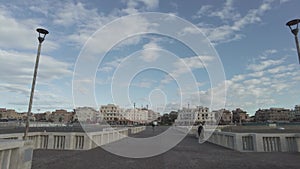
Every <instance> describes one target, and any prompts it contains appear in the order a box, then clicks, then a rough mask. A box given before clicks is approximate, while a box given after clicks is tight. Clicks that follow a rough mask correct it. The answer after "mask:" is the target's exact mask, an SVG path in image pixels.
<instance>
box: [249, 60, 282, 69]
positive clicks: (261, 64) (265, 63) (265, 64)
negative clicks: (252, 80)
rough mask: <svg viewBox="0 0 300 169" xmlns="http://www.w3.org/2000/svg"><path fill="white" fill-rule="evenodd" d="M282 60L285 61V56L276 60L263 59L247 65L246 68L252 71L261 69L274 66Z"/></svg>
mask: <svg viewBox="0 0 300 169" xmlns="http://www.w3.org/2000/svg"><path fill="white" fill-rule="evenodd" d="M284 61H285V58H282V59H278V60H275V59H269V60H263V61H260V62H259V63H257V64H250V65H248V67H247V69H248V70H252V71H261V70H264V69H266V68H269V67H271V66H276V65H279V64H282V63H283V62H284Z"/></svg>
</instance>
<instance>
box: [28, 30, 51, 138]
mask: <svg viewBox="0 0 300 169" xmlns="http://www.w3.org/2000/svg"><path fill="white" fill-rule="evenodd" d="M36 31H37V32H38V33H39V37H38V40H39V46H38V51H37V56H36V61H35V67H34V73H33V80H32V85H31V93H30V99H29V106H28V111H27V119H26V127H25V132H24V138H23V139H24V140H27V135H28V131H29V116H30V112H31V107H32V100H33V94H34V87H35V81H36V75H37V70H38V65H39V60H40V54H41V47H42V43H43V41H44V40H45V37H46V35H47V34H48V33H49V32H48V31H47V30H46V29H42V28H38V29H36Z"/></svg>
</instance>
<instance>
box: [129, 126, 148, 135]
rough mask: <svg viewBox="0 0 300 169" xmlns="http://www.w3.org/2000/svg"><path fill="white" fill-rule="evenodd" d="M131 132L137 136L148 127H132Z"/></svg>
mask: <svg viewBox="0 0 300 169" xmlns="http://www.w3.org/2000/svg"><path fill="white" fill-rule="evenodd" d="M129 130H130V133H131V134H136V133H139V132H142V131H144V130H146V126H139V127H130V129H129Z"/></svg>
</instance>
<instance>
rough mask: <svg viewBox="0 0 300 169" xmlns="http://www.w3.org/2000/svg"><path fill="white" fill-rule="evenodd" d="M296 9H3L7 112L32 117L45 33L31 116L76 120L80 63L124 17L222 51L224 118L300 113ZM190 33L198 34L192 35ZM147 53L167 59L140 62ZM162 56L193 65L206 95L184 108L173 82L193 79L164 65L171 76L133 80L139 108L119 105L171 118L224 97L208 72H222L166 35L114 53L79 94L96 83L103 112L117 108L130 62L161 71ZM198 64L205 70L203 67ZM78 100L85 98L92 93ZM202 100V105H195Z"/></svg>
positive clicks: (130, 42) (131, 5) (73, 4)
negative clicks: (150, 15) (200, 39)
mask: <svg viewBox="0 0 300 169" xmlns="http://www.w3.org/2000/svg"><path fill="white" fill-rule="evenodd" d="M297 6H299V2H298V1H293V0H290V1H289V0H267V1H251V2H240V1H234V0H227V1H222V2H218V3H217V2H214V1H213V2H200V1H190V3H184V2H181V1H158V0H153V1H147V0H129V1H122V2H119V1H101V2H97V1H89V2H84V1H66V2H61V1H57V2H55V3H53V2H48V1H44V2H39V1H33V2H19V1H2V2H1V5H0V9H1V10H0V21H1V23H3V24H2V25H5V26H3V27H1V29H0V37H1V41H0V60H1V62H0V94H1V99H0V105H1V106H0V107H6V108H13V109H16V111H24V112H25V111H27V107H28V101H29V93H30V84H31V80H32V74H33V65H34V60H35V56H36V48H37V44H38V41H37V34H36V32H35V29H36V28H37V27H43V28H46V29H47V30H49V32H50V33H49V35H47V37H46V39H45V41H44V44H43V47H42V54H41V59H40V66H39V72H38V77H37V84H36V93H35V96H34V101H33V112H34V111H35V110H37V109H40V110H41V112H42V111H46V110H55V109H67V110H70V109H73V108H74V105H73V102H72V98H73V96H72V86H73V85H72V79H73V73H74V69H75V65H76V60H77V58H78V56H79V54H80V52H81V49H82V47H83V45H84V44H85V43H86V41H87V40H88V38H89V37H90V36H92V35H93V33H95V32H96V31H97V30H98V29H100V28H102V27H103V26H104V25H106V24H107V23H109V22H111V21H113V20H115V19H117V18H119V17H122V16H127V15H130V14H136V13H138V12H161V13H168V14H171V15H176V16H178V17H181V18H183V19H185V20H187V21H189V22H191V23H192V24H194V25H196V26H197V27H198V28H199V29H200V31H202V33H203V35H204V36H206V37H207V38H208V40H209V41H210V42H211V43H212V46H213V47H214V48H215V49H216V51H217V53H218V56H219V58H220V60H221V62H222V64H223V68H224V74H225V78H226V79H225V81H224V83H225V84H226V89H227V97H226V105H225V107H220V108H226V109H231V110H232V109H235V108H237V107H240V108H242V109H243V110H246V111H247V112H248V113H249V114H252V115H253V114H254V113H255V111H256V110H257V109H259V108H269V107H285V108H288V109H292V108H294V106H295V105H298V104H300V93H299V92H300V90H299V83H300V78H299V74H300V66H299V65H298V60H297V59H298V58H297V53H296V48H295V44H294V40H293V36H292V34H291V33H290V30H289V29H288V27H286V26H285V24H286V22H287V21H289V20H291V19H296V18H299V17H300V16H299V14H298V13H297V12H298V9H297ZM141 23H143V24H149V22H147V20H145V18H136V20H133V21H132V23H128V24H124V25H123V26H122V27H121V29H117V28H116V29H115V30H116V31H132V30H135V28H136V27H139V26H140V25H141ZM145 31H147V29H145ZM183 33H185V34H193V33H195V32H193V30H191V29H189V30H185V32H183ZM111 38H112V39H113V38H114V35H111ZM142 49H144V50H147V49H160V50H161V51H155V50H149V51H146V52H143V51H142V52H140V53H136V52H139V50H142ZM163 50H166V51H170V52H172V53H173V54H175V55H177V56H179V57H180V58H182V60H183V61H184V62H185V64H187V65H188V67H189V68H190V69H191V71H192V72H193V73H194V76H195V79H196V85H197V87H198V91H197V92H196V93H188V95H189V96H191V97H190V98H189V99H186V100H183V101H182V102H180V97H179V95H178V93H179V92H180V91H178V89H179V87H178V84H177V83H176V81H175V79H176V78H179V79H180V78H182V77H184V76H186V73H187V72H186V70H185V69H182V64H180V63H179V64H178V63H169V62H167V60H166V63H169V65H168V67H169V68H170V72H163V71H160V70H157V69H148V70H145V71H142V72H140V73H139V74H137V75H136V76H135V77H134V78H133V79H131V81H130V85H128V84H126V85H127V88H128V93H129V96H130V101H129V102H130V103H131V104H128V101H124V100H122V99H123V98H122V99H121V100H119V102H118V105H120V106H121V107H125V108H128V107H133V102H135V103H137V105H138V107H140V106H141V105H144V106H146V105H147V104H148V105H149V108H150V109H151V108H152V109H154V110H155V108H156V109H158V111H160V110H163V111H164V112H170V111H171V110H176V109H177V110H178V109H179V108H180V104H182V105H181V106H183V107H187V105H188V104H190V105H191V106H197V105H203V106H207V107H210V104H209V103H210V101H211V100H210V99H211V98H210V97H211V93H212V91H219V90H224V87H223V88H218V86H212V84H211V82H210V77H209V75H208V74H207V72H206V69H205V68H206V67H207V66H213V65H214V63H215V62H214V59H213V58H212V57H211V56H209V55H207V56H205V55H203V56H195V55H194V53H193V52H192V51H190V49H189V48H188V47H186V46H185V45H184V44H181V43H180V42H178V41H176V39H172V38H170V37H163V36H159V35H152V34H150V35H149V34H147V35H141V36H134V37H129V38H128V39H126V40H124V41H122V42H120V43H118V44H116V45H115V46H114V47H113V48H112V49H111V51H109V52H108V53H107V54H106V56H105V58H104V59H103V61H102V62H101V63H100V64H99V66H98V71H97V72H96V75H95V80H94V81H91V80H90V79H81V80H82V81H81V84H83V85H84V84H89V83H95V86H96V87H95V90H94V91H95V96H96V100H97V103H98V106H97V107H100V105H104V104H109V103H114V100H113V98H112V97H111V93H110V92H111V83H112V80H113V78H112V77H114V73H115V71H116V70H117V68H119V65H120V64H123V65H126V64H125V63H123V61H124V58H126V57H127V56H130V55H132V54H136V56H133V58H134V61H137V58H140V60H141V61H139V62H140V63H144V64H146V63H153V62H155V61H158V60H159V59H160V58H162V57H165V56H166V55H167V54H166V53H165V51H163ZM199 58H200V59H201V61H202V63H201V62H200V63H198V62H199V61H198V59H199ZM129 61H130V64H134V65H135V64H139V63H135V62H134V61H131V60H130V57H129ZM87 66H88V65H87ZM170 75H172V76H173V77H170ZM125 89H126V88H125ZM77 90H82V91H81V92H83V93H84V92H85V91H84V88H78V89H77ZM181 94H182V93H181ZM184 94H185V93H184ZM195 94H197V95H200V98H201V102H197V101H196V100H197V99H194V98H193V97H192V96H193V95H195ZM120 98H121V96H120ZM124 99H125V98H124ZM126 99H127V98H126ZM83 105H84V100H83ZM76 106H77V105H75V107H76ZM87 106H89V105H87ZM213 109H215V108H213ZM213 109H211V110H213ZM162 113H163V112H162Z"/></svg>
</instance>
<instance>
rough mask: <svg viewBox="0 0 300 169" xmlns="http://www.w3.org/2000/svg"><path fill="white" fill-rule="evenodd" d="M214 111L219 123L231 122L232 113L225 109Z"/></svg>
mask: <svg viewBox="0 0 300 169" xmlns="http://www.w3.org/2000/svg"><path fill="white" fill-rule="evenodd" d="M213 112H214V113H215V117H216V120H217V121H219V124H223V125H225V124H230V123H232V113H231V111H229V110H226V109H220V110H215V111H213Z"/></svg>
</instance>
